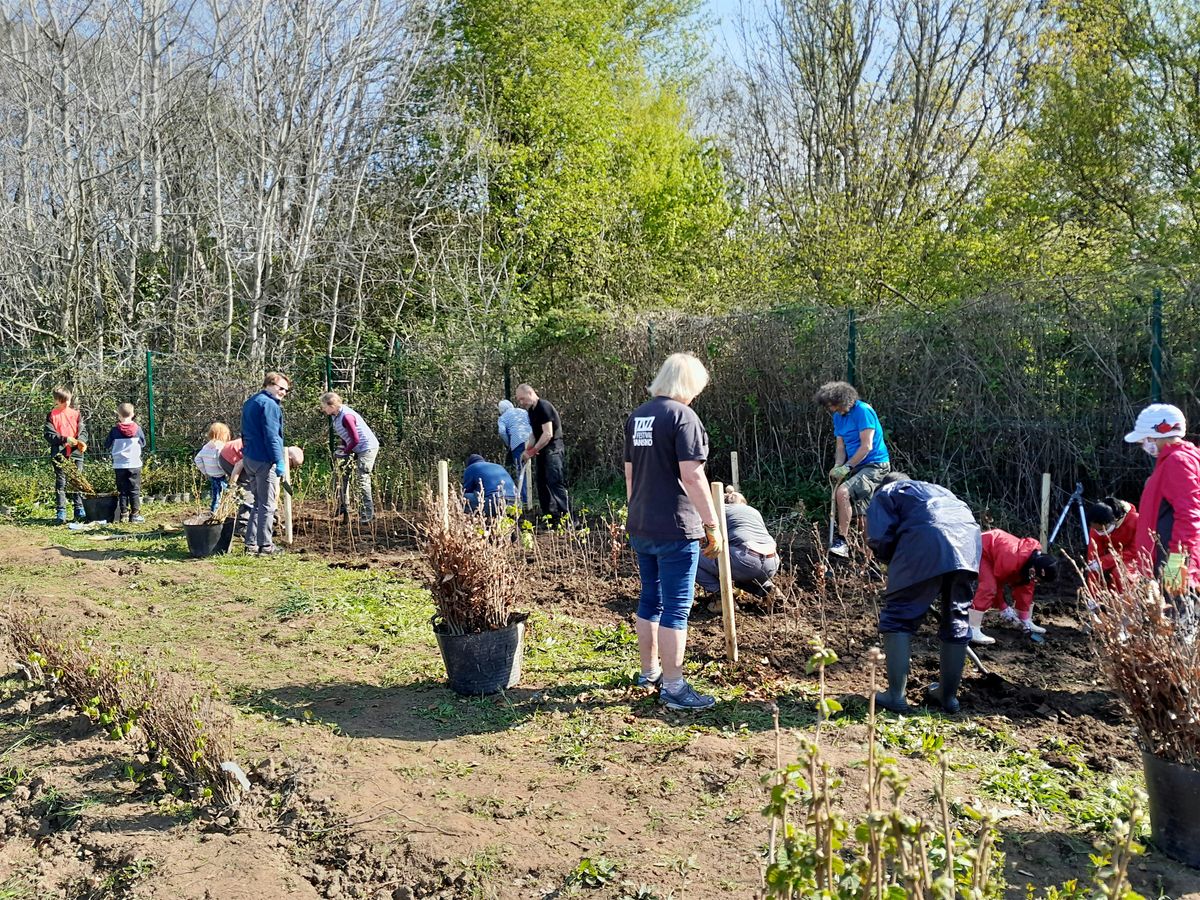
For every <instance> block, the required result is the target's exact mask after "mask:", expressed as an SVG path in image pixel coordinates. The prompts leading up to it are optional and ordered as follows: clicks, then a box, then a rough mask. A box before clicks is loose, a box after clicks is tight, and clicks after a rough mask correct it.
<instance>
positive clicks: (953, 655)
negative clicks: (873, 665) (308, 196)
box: [867, 472, 982, 713]
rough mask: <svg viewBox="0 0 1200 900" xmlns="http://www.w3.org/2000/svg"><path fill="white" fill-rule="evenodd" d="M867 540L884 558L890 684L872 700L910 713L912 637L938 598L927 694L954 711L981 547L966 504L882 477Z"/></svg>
mask: <svg viewBox="0 0 1200 900" xmlns="http://www.w3.org/2000/svg"><path fill="white" fill-rule="evenodd" d="M867 546H869V547H870V548H871V550H872V552H874V554H875V556H876V557H877V558H878V559H880V560H882V561H883V562H885V563H887V564H888V572H887V592H886V594H885V596H884V606H883V611H882V612H880V614H879V631H880V632H881V634H882V636H883V648H884V653H886V654H887V677H888V689H887V691H886V692H883V693H879V694H876V695H875V703H876V705H877V706H882V707H883V708H884V709H890V710H892V711H893V712H907V711H908V703H907V701H906V700H905V698H904V690H905V688H906V687H907V685H908V671H909V658H910V655H911V651H912V636H913V634H914V633H915V632H916V631H917V629H918V628H920V627H921V622H922V621H923V620H924V619H925V615H926V614H927V613H928V612H929V610H930V608H931V607H932V606H933V603H934V601H935V600H936V601H939V603H940V614H941V628H940V632H939V637H940V638H941V672H940V680H939V681H938V683H937V684H933V685H931V686H930V687H929V689H928V695H929V698H930V699H931V700H932V701H934V702H935V703H938V704H940V705H941V707H942V709H944V710H945V711H946V712H950V713H954V712H958V707H959V704H958V696H957V695H958V685H959V683H960V682H961V681H962V670H963V661H964V660H965V659H966V655H967V644H968V643H970V640H971V628H970V623H969V618H968V616H969V613H970V609H971V598H972V597H973V596H974V595H975V582H976V579H977V578H978V573H979V559H980V556H981V553H982V545H981V541H980V532H979V525H978V523H976V521H975V517H974V516H973V515H972V514H971V510H970V509H969V508H968V507H967V505H966V504H965V503H963V502H962V501H961V500H959V499H958V498H957V497H955V496H954V494H952V493H951V492H950V491H948V490H946V489H945V488H944V487H940V486H939V485H936V484H929V483H927V482H924V481H913V480H911V479H910V478H909V477H908V476H907V475H905V474H904V473H903V472H892V473H889V474H888V475H886V476H885V477H884V479H883V483H882V484H881V485H880V487H879V490H878V491H876V493H875V496H874V498H873V499H872V500H871V505H870V506H868V507H867Z"/></svg>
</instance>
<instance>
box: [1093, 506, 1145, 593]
mask: <svg viewBox="0 0 1200 900" xmlns="http://www.w3.org/2000/svg"><path fill="white" fill-rule="evenodd" d="M1087 520H1088V525H1089V527H1088V552H1087V559H1088V561H1087V585H1088V587H1089V588H1112V589H1113V590H1115V591H1119V590H1121V587H1122V584H1123V581H1124V579H1123V575H1124V574H1125V573H1127V572H1132V571H1133V570H1134V562H1135V560H1136V559H1137V550H1136V549H1135V544H1134V539H1135V537H1136V536H1137V526H1138V511H1137V507H1136V506H1134V505H1133V504H1132V503H1126V502H1125V501H1124V500H1118V499H1117V498H1116V497H1105V498H1104V499H1103V500H1100V501H1099V502H1097V503H1089V504H1088V507H1087Z"/></svg>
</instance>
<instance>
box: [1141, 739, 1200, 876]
mask: <svg viewBox="0 0 1200 900" xmlns="http://www.w3.org/2000/svg"><path fill="white" fill-rule="evenodd" d="M1142 766H1143V767H1144V768H1145V770H1146V795H1147V796H1148V797H1149V798H1150V833H1151V835H1152V837H1153V841H1154V845H1155V846H1156V847H1158V848H1159V849H1160V850H1162V851H1163V852H1164V853H1166V854H1167V856H1169V857H1171V858H1172V859H1177V860H1179V861H1180V862H1181V863H1184V864H1185V865H1189V866H1192V867H1194V868H1197V869H1200V769H1193V768H1192V767H1191V766H1181V765H1180V764H1179V763H1173V762H1168V761H1167V760H1165V759H1161V758H1159V757H1157V756H1155V755H1154V754H1152V753H1147V752H1146V751H1144V750H1143V751H1142Z"/></svg>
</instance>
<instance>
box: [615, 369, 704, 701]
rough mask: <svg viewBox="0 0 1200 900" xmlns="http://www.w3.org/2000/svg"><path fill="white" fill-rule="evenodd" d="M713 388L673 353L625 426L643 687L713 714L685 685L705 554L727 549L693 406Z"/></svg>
mask: <svg viewBox="0 0 1200 900" xmlns="http://www.w3.org/2000/svg"><path fill="white" fill-rule="evenodd" d="M707 384H708V372H707V371H705V369H704V366H703V364H701V362H700V360H698V359H696V357H694V356H692V355H691V354H690V353H673V354H672V355H671V356H669V357H667V360H666V362H664V363H663V365H662V368H661V369H659V370H658V375H657V376H655V378H654V382H653V383H652V384H651V385H650V393H651V395H652V399H651V400H649V401H647V402H646V403H643V404H642V405H641V406H639V407H638V408H637V409H635V410H634V411H633V413H632V414H631V415H630V416H629V420H628V421H627V422H626V423H625V489H626V496H627V497H628V498H629V518H628V523H627V527H628V529H629V542H630V545H631V546H632V547H633V549H634V551H635V552H636V553H637V557H638V571H639V573H640V575H641V579H642V591H641V596H640V598H639V600H638V611H637V623H636V628H637V635H638V651H639V653H640V654H641V664H642V672H641V675H640V676H639V678H638V683H639V684H641V685H646V686H655V685H657V686H658V687H659V700H660V702H662V703H663V704H664V705H666V706H667V707H669V708H670V709H707V708H708V707H710V706H712V705H713V704H714V703H715V702H716V701H715V700H714V699H713V698H712V697H707V696H704V695H702V694H698V693H696V691H695V690H693V688H692V687H691V685H689V684H688V683H687V682H686V681H684V679H683V658H684V653H685V651H686V649H687V625H688V614H689V613H690V612H691V608H692V600H693V596H694V593H695V587H696V586H695V576H696V563H697V560H698V559H699V557H700V553H701V552H703V553H704V555H705V556H713V557H715V556H716V555H717V554H718V553H719V552H720V549H721V532H720V529H719V528H718V527H717V514H716V511H715V510H714V509H713V503H712V497H710V496H709V493H708V478H707V476H706V475H705V473H704V463H705V460H707V459H708V433H707V432H706V431H705V430H704V425H703V424H701V422H700V418H699V416H697V415H696V413H695V412H693V411H692V409H691V405H690V404H691V402H692V400H694V399H695V398H696V396H697V395H698V394H699V393H700V392H701V391H702V390H704V388H705V386H706V385H707ZM702 542H703V548H702V547H701V543H702ZM660 659H661V665H660Z"/></svg>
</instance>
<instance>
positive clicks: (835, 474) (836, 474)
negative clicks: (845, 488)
mask: <svg viewBox="0 0 1200 900" xmlns="http://www.w3.org/2000/svg"><path fill="white" fill-rule="evenodd" d="M849 474H850V467H849V466H847V465H840V466H834V467H833V468H832V469H830V470H829V480H830V481H843V480H844V479H845V478H846V476H847V475H849Z"/></svg>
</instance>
